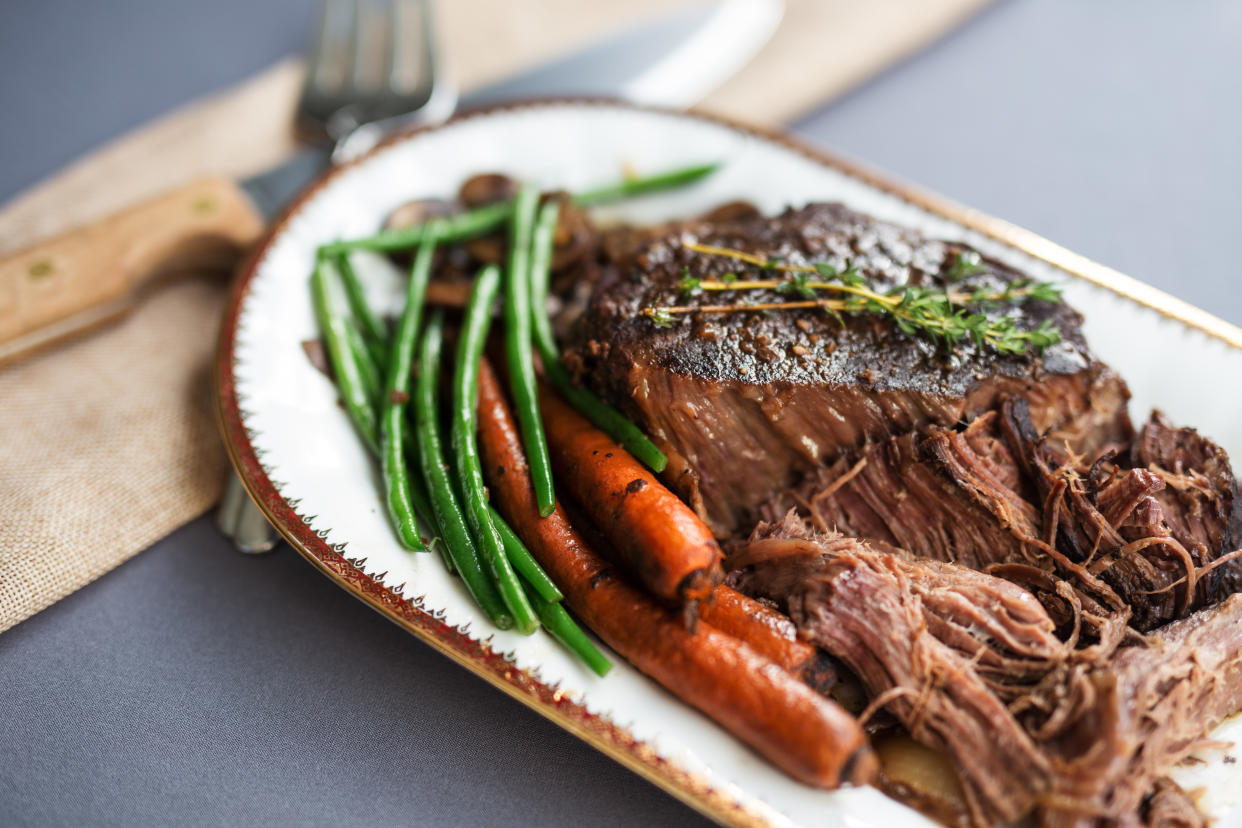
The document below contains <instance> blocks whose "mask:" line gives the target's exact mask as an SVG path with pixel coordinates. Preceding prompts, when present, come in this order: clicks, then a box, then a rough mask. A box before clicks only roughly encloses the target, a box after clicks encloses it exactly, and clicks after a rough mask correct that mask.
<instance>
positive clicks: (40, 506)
mask: <svg viewBox="0 0 1242 828" xmlns="http://www.w3.org/2000/svg"><path fill="white" fill-rule="evenodd" d="M987 1H988V0H870V2H866V3H860V2H853V0H787V9H786V14H785V17H784V19H783V21H782V23H781V27H780V29H779V30H778V32H777V33H776V35H775V36H774V37H773V38H772V40H771V41H770V42H769V43H768V45H767V46H766V47H765V48H764V49H763V51H762V52H761V53H760V54H759V55H758V56H757V57H756V58H755V60H754V61H753V62H752V63H751V64H750V65H749V66H748V67H747V68H746V69H745V70H744V71H743V72H742V73H740V74H739V75H738V76H737V77H735V78H733V79H731V80H730V81H729V82H728V83H726V84H725V85H724V86H723V87H722V88H721V89H719V90H718V91H717V92H716V93H715V94H713V95H712V96H711V97H710V98H709V99H708V100H707V101H706V102H705V103H704V104H703V108H704V109H707V110H709V111H717V112H720V113H722V114H726V115H729V116H732V117H735V118H738V119H741V120H747V121H755V122H767V123H780V122H784V121H786V120H787V119H789V118H792V117H794V116H796V115H798V114H800V113H802V112H804V111H806V110H808V109H810V108H812V107H814V106H817V105H819V104H821V103H823V102H824V101H826V100H827V99H829V98H831V97H832V96H834V95H836V94H839V93H841V92H842V91H844V90H846V89H848V88H850V87H851V86H853V85H854V84H856V83H858V82H859V81H861V80H863V79H864V78H866V77H868V76H869V75H871V74H872V73H874V72H876V71H878V70H879V69H881V68H883V67H885V66H887V65H889V64H891V63H892V62H893V61H895V60H897V59H898V58H900V57H902V56H904V55H905V54H907V53H909V52H910V51H912V50H914V49H916V48H918V47H920V46H921V45H923V44H925V43H927V42H928V41H929V40H931V39H933V38H934V37H936V36H938V35H939V34H941V33H942V32H944V31H945V30H947V29H948V28H949V27H951V26H953V25H954V24H956V23H958V22H959V21H961V20H962V19H964V18H965V17H966V16H967V15H968V14H970V13H972V12H974V11H975V10H977V9H978V8H980V7H981V6H983V5H985V4H986V2H987ZM671 5H672V4H670V3H667V2H662V1H661V0H630V2H628V3H626V4H611V3H609V4H603V3H581V2H578V0H527V2H522V3H511V2H506V0H452V2H445V3H441V4H440V5H439V7H438V11H439V20H438V25H439V29H440V32H441V40H442V42H443V43H444V48H445V51H446V53H447V54H448V55H449V56H450V60H452V61H453V64H454V66H453V68H454V71H455V74H456V77H457V79H458V80H459V82H460V84H461V86H462V87H463V88H464V89H470V88H473V87H477V86H479V85H482V84H485V83H487V82H489V81H491V80H494V79H497V78H500V77H503V76H504V75H506V74H508V73H510V72H513V71H516V70H518V69H520V68H523V67H526V66H529V65H533V64H537V63H539V62H541V61H543V60H546V59H548V58H550V57H552V56H554V55H557V54H561V53H565V52H567V51H570V50H573V49H575V48H577V47H580V46H583V45H585V44H587V43H589V42H591V41H592V40H594V39H596V38H598V37H600V36H602V35H604V34H606V33H607V32H609V31H612V30H614V29H616V28H618V27H620V26H624V25H630V24H633V23H636V22H638V21H640V20H641V19H642V18H643V17H645V16H648V15H650V14H652V13H653V12H655V11H657V10H661V9H667V8H669V7H670V6H671ZM467 57H468V58H469V60H468V61H467V59H466V58H467ZM453 58H457V59H456V60H453ZM301 71H302V70H301V64H300V63H299V62H298V61H297V60H295V59H290V60H286V61H283V62H281V63H279V64H277V65H276V66H274V67H272V68H271V69H269V70H267V71H266V72H264V73H262V74H261V75H259V76H256V77H255V78H252V79H251V80H249V81H247V82H245V83H243V84H241V85H239V86H237V87H235V88H233V89H230V90H227V91H225V92H222V93H220V94H217V95H214V96H211V97H210V98H207V99H204V100H202V101H199V102H196V103H193V104H191V105H189V106H187V107H183V108H182V109H180V110H178V111H176V112H173V113H171V114H170V115H168V116H165V117H164V118H162V119H160V120H158V121H156V122H154V123H152V124H149V125H147V126H144V127H141V128H139V129H138V130H135V131H134V132H132V133H130V134H128V135H126V136H123V137H122V138H120V139H118V140H116V141H114V142H112V143H110V144H109V145H107V146H105V147H104V148H102V149H100V150H98V151H96V152H94V153H91V154H90V155H89V156H87V157H85V158H83V159H81V160H79V161H78V162H76V163H74V164H73V165H71V166H70V167H68V168H67V169H66V170H64V171H63V172H61V173H60V174H58V175H56V176H54V177H53V178H51V179H49V180H48V181H46V182H44V183H42V184H40V185H38V186H36V187H35V188H33V189H31V190H30V191H28V192H26V193H23V194H21V195H20V196H18V197H17V198H15V199H13V200H12V201H11V202H10V203H9V204H7V205H6V206H5V207H4V208H3V209H0V253H4V252H9V251H11V250H13V249H17V248H20V247H21V246H24V245H26V244H30V243H31V242H34V241H36V240H38V239H39V238H42V237H44V236H47V235H50V234H53V233H56V232H59V231H62V230H65V229H67V228H69V227H71V226H73V225H74V224H77V223H80V222H84V221H88V220H91V219H93V218H97V217H100V216H102V215H106V214H107V213H109V212H111V211H114V210H116V209H119V208H120V207H123V206H125V205H126V204H130V203H133V202H134V201H137V200H139V199H142V198H146V197H149V196H152V195H155V194H157V193H158V192H160V191H161V190H164V189H167V188H170V187H173V186H176V185H178V184H181V183H187V182H189V181H191V180H194V179H196V178H199V177H201V176H204V175H208V174H219V173H223V174H229V175H237V176H244V175H247V174H250V173H254V172H257V171H260V170H263V169H265V168H267V167H270V166H272V165H274V164H276V163H278V162H279V161H280V160H282V159H283V158H285V157H287V156H289V155H290V154H292V152H293V151H294V150H295V149H296V143H295V141H294V139H293V134H292V131H291V129H290V124H291V115H292V112H293V108H294V104H295V101H296V98H297V90H298V85H299V83H300V78H301ZM223 296H224V285H223V282H222V280H220V279H215V280H211V279H203V278H193V279H187V280H182V281H180V282H177V283H175V284H170V285H168V286H165V287H163V288H161V289H160V290H158V291H156V292H155V293H153V294H152V295H151V296H150V297H149V298H147V299H146V300H145V301H144V302H143V304H142V305H141V306H140V307H139V309H138V310H137V311H136V312H134V313H133V314H132V315H130V316H129V317H128V318H127V319H125V320H124V321H122V322H121V323H120V324H118V325H115V326H113V327H110V328H108V329H106V330H103V331H99V332H96V333H93V334H91V335H89V336H88V337H86V338H84V339H81V340H79V341H77V342H74V343H71V344H69V345H66V346H63V347H61V348H58V349H56V350H54V351H51V352H48V353H44V354H42V355H39V356H36V357H34V358H32V359H29V360H27V361H25V362H21V363H18V364H16V365H12V366H10V367H7V368H3V369H0V401H2V405H0V631H3V630H5V629H8V628H9V627H11V626H13V625H14V624H16V623H18V622H19V621H21V620H23V619H24V618H27V617H29V616H31V615H33V614H34V613H36V612H38V611H39V610H41V609H43V608H44V607H46V606H48V605H49V604H52V603H54V602H55V601H57V600H59V599H60V598H63V597H64V596H65V595H68V594H69V593H71V592H73V591H74V590H76V589H78V588H79V587H81V586H83V585H84V584H87V583H89V582H90V581H92V580H94V579H95V578H97V577H99V576H100V575H102V574H103V573H105V572H107V571H108V570H110V569H112V568H113V567H115V566H116V565H118V564H120V563H121V562H123V561H125V560H126V559H128V558H129V557H131V556H132V555H134V554H135V553H137V552H139V551H140V550H142V549H145V548H146V547H147V546H149V545H150V544H152V543H153V542H154V541H156V540H158V539H159V538H161V537H163V536H165V535H167V534H168V533H169V532H171V531H173V530H174V529H176V528H177V527H179V526H181V525H183V524H185V523H186V522H188V521H190V520H192V519H193V518H195V517H197V516H199V515H201V514H203V512H205V511H206V510H207V509H208V508H210V507H211V505H212V504H213V503H214V502H215V501H216V500H217V499H218V497H219V495H220V492H221V491H222V487H223V483H224V480H225V474H226V461H225V456H224V452H223V450H222V447H221V446H220V442H219V437H218V435H217V433H216V428H215V421H214V416H213V413H212V407H211V404H210V393H211V389H210V370H209V366H210V357H211V352H212V349H213V347H214V345H215V336H216V329H217V325H218V320H219V313H220V308H221V305H222V301H223Z"/></svg>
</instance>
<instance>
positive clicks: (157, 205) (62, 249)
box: [0, 178, 263, 361]
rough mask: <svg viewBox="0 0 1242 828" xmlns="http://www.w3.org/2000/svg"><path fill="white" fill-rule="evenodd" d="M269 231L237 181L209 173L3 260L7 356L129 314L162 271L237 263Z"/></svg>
mask: <svg viewBox="0 0 1242 828" xmlns="http://www.w3.org/2000/svg"><path fill="white" fill-rule="evenodd" d="M262 230H263V218H262V217H261V216H260V215H259V213H258V211H257V210H256V209H255V207H254V205H253V204H251V202H250V200H249V198H247V197H246V194H245V193H244V192H243V191H242V189H241V188H240V187H239V186H238V185H237V183H236V182H234V181H230V180H228V179H224V178H208V179H203V180H201V181H197V182H195V183H193V184H190V185H189V186H185V187H181V188H179V189H176V190H173V191H171V192H168V193H165V194H164V195H161V196H157V197H156V198H154V199H152V200H150V201H148V202H146V203H144V204H139V205H138V206H136V207H131V208H128V209H126V210H124V211H123V212H120V213H116V214H114V215H111V216H108V217H106V218H103V219H100V220H98V221H95V222H94V223H92V224H87V225H84V226H82V227H79V228H77V229H75V230H71V231H69V232H68V233H65V234H63V235H60V236H56V237H55V238H51V239H48V240H46V241H43V242H39V243H38V244H35V245H33V246H32V247H28V248H26V249H25V250H22V251H20V252H18V253H16V254H14V255H12V256H9V257H7V258H4V259H0V361H4V360H6V359H8V358H11V357H15V356H18V355H20V354H24V353H26V352H28V351H30V350H33V349H34V348H37V347H40V346H42V345H44V344H48V343H51V342H55V341H57V340H59V339H62V338H64V337H66V336H69V335H71V334H75V333H77V332H79V331H80V330H82V329H83V328H86V327H90V326H92V325H94V324H97V323H99V322H103V321H106V320H108V319H111V318H114V317H116V316H119V315H121V314H122V313H124V312H125V311H126V310H128V309H129V308H130V307H131V306H132V305H133V303H134V301H135V299H136V297H137V296H138V295H139V293H140V292H141V290H142V288H143V287H145V286H148V285H150V284H151V283H152V282H153V281H154V280H156V279H157V278H159V277H161V276H165V275H168V274H170V273H172V272H175V271H177V270H179V269H185V268H188V267H194V268H212V269H214V268H232V267H233V266H234V265H236V263H237V261H238V259H239V257H240V256H241V254H242V253H243V252H244V251H245V250H246V249H247V248H249V247H250V246H251V245H252V244H253V243H254V242H255V241H256V240H257V239H258V237H259V234H260V233H261V232H262Z"/></svg>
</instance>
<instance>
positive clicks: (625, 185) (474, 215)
mask: <svg viewBox="0 0 1242 828" xmlns="http://www.w3.org/2000/svg"><path fill="white" fill-rule="evenodd" d="M719 168H720V165H719V164H699V165H697V166H693V167H680V168H678V169H675V170H670V171H668V172H663V173H657V174H656V175H652V176H646V177H642V178H629V179H626V180H624V181H618V182H616V183H613V184H608V185H606V186H603V187H596V188H595V189H593V190H587V191H586V192H583V193H579V194H578V195H576V196H574V199H573V201H574V204H576V205H578V206H579V207H593V206H595V205H597V204H604V203H605V202H609V201H616V200H618V199H623V198H629V197H631V196H638V195H645V194H647V193H652V192H656V191H657V190H667V189H673V188H676V187H684V186H685V185H687V184H693V183H694V182H695V181H698V180H699V179H701V178H705V177H706V176H708V175H710V174H711V173H713V172H715V171H716V170H717V169H719ZM512 213H513V202H512V201H498V202H496V203H495V204H488V205H486V206H484V207H479V208H476V209H474V210H469V211H467V212H465V213H458V214H457V215H455V216H451V217H449V218H447V219H444V221H446V222H447V227H445V229H444V234H443V235H442V236H441V237H440V241H441V242H442V243H444V244H454V243H456V242H460V241H466V240H468V239H472V238H475V237H477V236H485V235H487V234H488V233H491V232H493V231H495V230H499V229H500V228H501V227H502V226H503V225H504V223H505V222H506V221H508V220H509V217H510V216H511V214H512ZM425 232H426V225H424V224H419V225H415V226H413V227H403V228H401V229H400V230H383V231H381V232H379V233H376V234H375V235H373V236H366V237H364V238H360V239H346V240H344V241H338V242H332V243H331V244H325V245H324V246H323V247H321V248H320V250H321V251H322V252H323V253H325V254H328V255H333V256H335V255H337V254H340V253H343V252H347V251H350V250H374V251H377V252H380V253H392V252H395V251H398V250H409V249H411V248H413V247H417V246H418V245H419V244H420V243H421V242H422V240H423V234H424V233H425Z"/></svg>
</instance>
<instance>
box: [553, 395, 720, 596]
mask: <svg viewBox="0 0 1242 828" xmlns="http://www.w3.org/2000/svg"><path fill="white" fill-rule="evenodd" d="M539 402H540V407H541V409H542V411H543V419H544V423H545V425H546V428H545V432H546V433H547V437H548V451H549V454H550V455H551V458H552V467H553V468H554V469H555V471H556V475H557V481H558V483H560V484H561V485H563V486H564V487H565V490H566V491H568V492H569V493H570V494H571V495H573V498H574V500H576V501H577V503H578V505H579V506H580V507H581V508H582V510H583V511H584V512H585V513H586V515H587V516H588V517H589V518H590V519H591V522H592V523H594V524H595V526H596V527H597V528H598V529H599V531H600V532H601V533H603V534H604V536H605V537H607V538H608V539H609V540H610V541H611V542H612V543H613V545H614V547H615V548H616V552H617V555H618V556H619V557H620V558H621V560H622V562H623V563H624V565H625V566H626V567H627V568H629V570H630V571H631V572H633V573H634V575H635V577H637V578H638V580H639V582H640V583H642V585H643V586H645V587H646V588H647V589H648V590H650V591H651V593H652V594H653V595H655V596H657V597H659V598H663V599H665V600H667V601H673V602H676V603H685V602H687V601H699V600H702V599H704V598H706V597H707V596H709V595H710V594H711V591H712V588H713V587H714V586H715V585H716V584H718V583H719V582H720V579H721V578H722V577H723V573H722V571H721V569H720V558H721V555H720V546H719V545H718V544H717V543H716V539H715V538H714V537H713V536H712V533H711V530H710V529H708V528H707V526H705V525H704V524H703V521H701V520H699V516H698V515H696V514H695V513H694V511H693V510H692V509H691V508H690V507H689V506H687V505H686V504H684V503H682V501H681V500H680V499H679V498H678V497H677V495H675V494H673V493H672V492H671V491H669V490H668V489H667V488H666V487H665V486H664V484H663V483H661V482H660V481H659V480H658V479H656V477H655V475H653V474H652V473H651V471H650V470H649V469H648V468H647V467H646V466H644V465H643V464H642V463H640V462H638V461H637V460H635V459H634V457H633V456H632V455H631V454H630V453H629V452H628V451H626V450H625V449H624V448H622V447H621V444H620V443H618V442H616V441H615V440H613V439H612V438H611V437H609V436H608V435H607V434H605V433H604V432H602V431H600V430H599V429H598V428H596V427H595V426H593V425H592V424H591V423H590V422H589V421H588V420H587V419H586V418H585V417H583V416H582V415H581V414H579V413H578V412H577V411H575V410H574V409H573V408H572V407H571V406H570V405H569V404H568V403H566V402H565V401H564V400H562V399H561V398H560V397H559V396H558V395H557V394H556V392H555V391H552V390H551V389H550V388H549V387H548V386H546V385H542V386H540V389H539Z"/></svg>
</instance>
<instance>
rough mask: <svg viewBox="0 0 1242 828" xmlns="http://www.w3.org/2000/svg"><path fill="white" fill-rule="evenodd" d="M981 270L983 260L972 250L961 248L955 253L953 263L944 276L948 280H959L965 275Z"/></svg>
mask: <svg viewBox="0 0 1242 828" xmlns="http://www.w3.org/2000/svg"><path fill="white" fill-rule="evenodd" d="M981 270H983V260H982V258H981V257H980V256H979V254H978V253H977V252H975V251H974V250H963V251H961V252H959V253H958V254H957V258H956V259H955V260H954V262H953V264H952V265H950V266H949V269H948V271H947V272H946V273H945V274H944V278H945V280H946V281H949V282H960V281H961V280H962V279H964V278H966V277H967V276H973V275H974V274H976V273H978V272H980V271H981Z"/></svg>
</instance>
